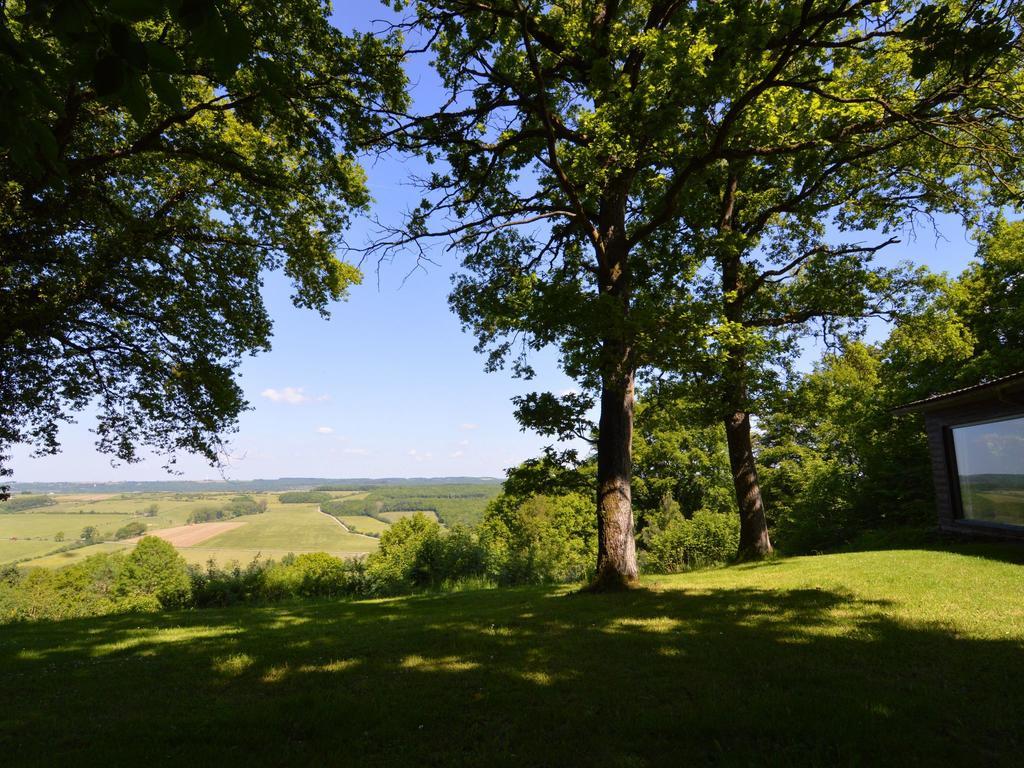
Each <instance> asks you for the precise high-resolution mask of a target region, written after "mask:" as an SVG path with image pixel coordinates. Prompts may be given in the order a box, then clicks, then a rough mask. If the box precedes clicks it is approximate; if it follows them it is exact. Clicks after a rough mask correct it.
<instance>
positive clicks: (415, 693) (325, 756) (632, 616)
mask: <svg viewBox="0 0 1024 768" xmlns="http://www.w3.org/2000/svg"><path fill="white" fill-rule="evenodd" d="M1020 558H1021V552H1020V550H1016V551H1015V552H1012V553H1010V554H1008V553H1007V550H1003V549H1000V548H998V547H996V546H980V545H979V546H974V547H964V548H961V549H960V550H959V551H958V552H942V551H888V552H867V553H853V554H842V555H828V556H820V557H814V558H793V559H787V560H780V561H776V562H772V563H767V564H763V565H754V566H739V567H733V568H727V569H719V570H712V571H704V572H697V573H690V574H684V575H680V576H672V577H658V578H648V579H645V581H644V584H645V587H646V588H645V589H641V590H636V591H633V592H629V593H624V594H615V595H579V594H575V595H574V594H571V592H570V590H569V589H568V588H528V589H511V590H484V591H475V592H461V593H454V594H437V595H425V596H419V597H407V598H398V599H390V600H373V601H363V602H341V601H339V602H326V601H321V602H309V603H295V604H291V605H285V606H278V607H241V606H240V607H236V608H231V609H219V610H195V611H191V612H181V613H168V614H164V615H131V616H121V617H107V618H97V619H83V620H74V621H68V622H64V623H41V624H35V625H12V626H7V627H4V628H3V631H2V632H0V754H3V755H4V764H5V765H10V766H17V765H40V764H51V765H52V764H64V765H70V764H74V765H102V766H108V765H125V764H132V763H136V762H141V763H145V764H160V765H181V764H196V765H213V764H217V765H236V764H243V763H244V764H247V765H282V764H289V765H295V764H301V765H327V764H345V765H360V766H394V765H437V766H442V765H443V766H448V765H462V766H477V765H498V766H524V765H525V766H540V765H546V766H566V765H586V766H679V765H701V766H704V765H708V766H723V765H725V766H751V765H787V766H789V765H796V766H831V765H844V766H845V765H901V766H902V765H921V766H928V765H936V766H937V765H942V766H955V765H964V766H967V765H986V766H997V765H1005V766H1017V765H1019V764H1020V754H1021V750H1022V749H1024V731H1022V730H1021V727H1020V723H1021V719H1020V715H1021V712H1024V684H1022V683H1024V671H1022V670H1024V590H1022V589H1021V583H1022V566H1021V565H1020V564H1019V561H1020ZM1011 559H1016V560H1017V561H1018V562H1010V560H1011ZM185 692H187V695H186V693H185Z"/></svg>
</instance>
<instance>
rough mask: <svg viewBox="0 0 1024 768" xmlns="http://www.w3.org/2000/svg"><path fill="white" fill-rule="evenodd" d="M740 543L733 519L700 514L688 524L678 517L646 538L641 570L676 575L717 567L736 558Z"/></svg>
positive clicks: (715, 513) (738, 525) (712, 514)
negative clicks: (681, 572)
mask: <svg viewBox="0 0 1024 768" xmlns="http://www.w3.org/2000/svg"><path fill="white" fill-rule="evenodd" d="M739 542H740V524H739V518H738V517H737V516H736V515H731V514H729V515H726V514H721V513H718V512H708V511H706V510H702V511H700V512H697V513H695V514H694V516H693V517H692V518H691V519H689V520H688V519H686V518H685V517H683V516H682V515H681V514H680V515H677V516H675V517H673V518H672V519H670V520H669V521H668V522H667V523H666V524H665V527H664V528H662V529H661V530H657V531H653V532H651V535H649V536H647V537H645V539H644V543H645V545H646V551H645V552H644V553H643V555H642V563H643V566H644V570H647V571H650V572H653V573H678V572H679V571H685V570H690V569H692V568H705V567H708V566H711V565H719V564H721V563H725V562H728V561H729V560H730V559H731V558H733V557H734V556H735V554H736V550H737V548H738V547H739Z"/></svg>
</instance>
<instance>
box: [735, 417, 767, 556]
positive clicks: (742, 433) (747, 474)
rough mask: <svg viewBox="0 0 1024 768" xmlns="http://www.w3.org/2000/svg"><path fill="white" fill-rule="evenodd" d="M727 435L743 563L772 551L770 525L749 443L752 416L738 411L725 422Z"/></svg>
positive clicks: (752, 447) (740, 553) (752, 451)
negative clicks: (769, 535) (738, 509)
mask: <svg viewBox="0 0 1024 768" xmlns="http://www.w3.org/2000/svg"><path fill="white" fill-rule="evenodd" d="M725 435H726V440H727V442H728V444H729V463H730V465H731V466H732V482H733V486H734V487H735V489H736V502H737V503H738V504H739V508H740V546H739V552H738V558H739V559H740V560H760V559H762V558H764V557H766V556H767V555H770V554H771V552H772V543H771V540H770V539H769V538H768V523H767V521H766V520H765V516H764V503H763V502H762V501H761V484H760V483H759V482H758V479H757V465H756V464H755V462H754V446H753V444H752V443H751V440H750V414H749V413H747V412H746V411H736V412H735V413H732V414H730V415H729V416H727V417H726V419H725Z"/></svg>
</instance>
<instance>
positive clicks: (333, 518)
mask: <svg viewBox="0 0 1024 768" xmlns="http://www.w3.org/2000/svg"><path fill="white" fill-rule="evenodd" d="M316 511H317V512H319V513H320V514H321V515H324V516H326V517H329V518H330V519H331V520H333V521H334V522H336V523H337V524H338V525H340V526H341V527H342V528H344V529H345V533H352V529H351V528H349V527H348V526H347V525H345V524H344V523H343V522H341V520H339V519H338V518H336V517H335V516H334V515H328V514H327V513H326V512H324V511H323V510H322V509H321V508H320V505H319V504H317V505H316ZM355 535H356V536H361V535H362V534H359V533H357V534H355Z"/></svg>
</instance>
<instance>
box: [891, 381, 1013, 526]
mask: <svg viewBox="0 0 1024 768" xmlns="http://www.w3.org/2000/svg"><path fill="white" fill-rule="evenodd" d="M916 411H919V412H921V413H923V414H924V422H925V430H926V431H927V433H928V448H929V450H930V452H931V458H932V475H933V478H934V481H935V500H936V504H937V506H938V513H939V527H940V528H942V529H943V530H945V531H955V532H961V533H971V534H982V535H993V536H1000V537H1004V538H1017V539H1024V371H1022V372H1020V373H1015V374H1013V375H1010V376H1004V377H1002V378H999V379H995V380H993V381H990V382H987V383H985V384H978V385H976V386H973V387H967V388H965V389H958V390H955V391H953V392H946V393H944V394H941V395H934V396H932V397H928V398H925V399H924V400H917V401H915V402H913V403H907V404H906V405H904V406H901V407H899V408H897V409H895V412H896V413H911V412H916Z"/></svg>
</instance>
